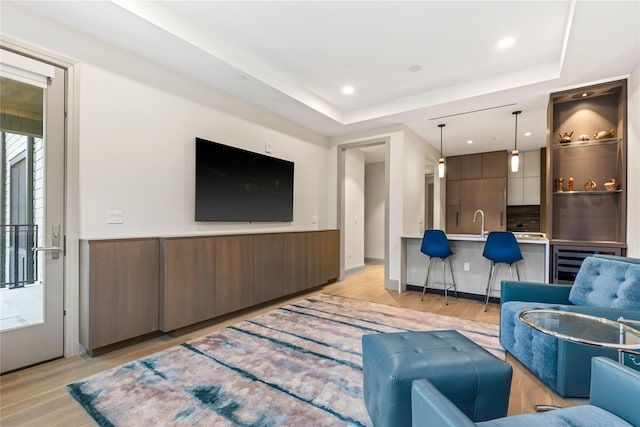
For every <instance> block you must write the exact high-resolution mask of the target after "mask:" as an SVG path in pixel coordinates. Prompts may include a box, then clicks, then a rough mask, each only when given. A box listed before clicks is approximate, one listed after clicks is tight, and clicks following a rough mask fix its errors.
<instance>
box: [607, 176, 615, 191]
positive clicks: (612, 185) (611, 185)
mask: <svg viewBox="0 0 640 427" xmlns="http://www.w3.org/2000/svg"><path fill="white" fill-rule="evenodd" d="M604 189H605V190H607V191H614V190H617V189H618V183H617V182H616V180H615V179H614V178H611V181H609V182H605V183H604Z"/></svg>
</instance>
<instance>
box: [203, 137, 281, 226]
mask: <svg viewBox="0 0 640 427" xmlns="http://www.w3.org/2000/svg"><path fill="white" fill-rule="evenodd" d="M196 221H237V222H245V221H249V222H252V221H256V222H268V221H270V222H286V221H293V162H289V161H287V160H281V159H277V158H275V157H269V156H265V155H262V154H258V153H254V152H251V151H247V150H242V149H240V148H235V147H230V146H228V145H224V144H220V143H217V142H213V141H207V140H206V139H202V138H196Z"/></svg>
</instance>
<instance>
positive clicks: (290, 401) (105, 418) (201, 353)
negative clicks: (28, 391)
mask: <svg viewBox="0 0 640 427" xmlns="http://www.w3.org/2000/svg"><path fill="white" fill-rule="evenodd" d="M443 329H456V330H458V331H459V332H460V333H462V334H463V335H465V336H467V337H468V338H470V339H472V340H473V341H475V342H476V343H478V344H479V345H481V346H483V347H485V348H486V349H487V350H489V351H491V352H492V353H493V354H495V355H496V356H498V357H499V358H500V359H502V360H504V359H505V353H504V350H503V348H502V347H501V346H500V344H499V342H498V325H492V324H488V323H481V322H474V321H470V320H464V319H458V318H455V317H447V316H440V315H437V314H432V313H423V312H418V311H414V310H408V309H403V308H397V307H391V306H387V305H382V304H374V303H370V302H366V301H360V300H356V299H350V298H343V297H337V296H331V295H326V294H320V295H317V296H314V297H312V298H308V299H305V300H301V301H299V302H296V303H294V304H291V305H288V306H285V307H282V308H279V309H277V310H274V311H271V312H269V313H266V314H264V315H261V316H258V317H256V318H253V319H250V320H246V321H243V322H241V323H239V324H237V325H235V326H230V327H227V328H225V329H223V330H221V331H219V332H216V333H213V334H211V335H208V336H205V337H202V338H198V339H195V340H193V341H189V342H186V343H183V344H181V345H178V346H175V347H172V348H169V349H167V350H164V351H162V352H159V353H156V354H154V355H151V356H149V357H145V358H143V359H139V360H136V361H134V362H131V363H127V364H125V365H122V366H120V367H116V368H113V369H111V370H108V371H105V372H103V373H100V374H98V375H95V376H93V377H90V378H87V379H85V380H83V381H79V382H77V383H73V384H69V385H68V386H67V390H68V391H69V393H70V394H71V395H72V396H73V397H74V398H75V399H76V400H77V401H78V402H79V403H80V404H81V405H82V406H83V407H84V409H85V410H86V411H87V412H88V413H89V414H90V415H91V416H92V417H93V418H94V419H95V421H96V422H97V423H98V424H99V425H101V426H136V427H143V426H190V425H200V426H226V425H229V426H342V425H344V426H370V425H371V421H370V419H369V416H368V414H367V412H366V409H365V407H364V401H363V397H362V348H361V338H362V335H364V334H371V333H377V332H401V331H426V330H443Z"/></svg>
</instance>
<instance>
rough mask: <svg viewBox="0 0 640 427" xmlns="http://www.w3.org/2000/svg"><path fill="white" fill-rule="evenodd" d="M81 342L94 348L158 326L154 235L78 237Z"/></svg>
mask: <svg viewBox="0 0 640 427" xmlns="http://www.w3.org/2000/svg"><path fill="white" fill-rule="evenodd" d="M80 245H81V250H80V254H81V260H80V265H81V266H82V269H83V274H81V284H80V285H81V286H80V294H81V296H80V299H81V305H82V307H81V321H80V339H81V344H82V345H83V346H84V347H85V348H86V349H87V351H88V352H89V354H91V353H92V352H93V350H94V349H96V348H99V347H103V346H106V345H109V344H114V343H116V342H119V341H124V340H127V339H130V338H135V337H138V336H141V335H145V334H148V333H151V332H155V331H157V330H158V288H159V280H158V270H159V265H158V259H159V257H158V252H159V242H158V239H157V238H148V239H126V240H82V241H81V242H80Z"/></svg>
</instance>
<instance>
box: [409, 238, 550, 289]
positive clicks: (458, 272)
mask: <svg viewBox="0 0 640 427" xmlns="http://www.w3.org/2000/svg"><path fill="white" fill-rule="evenodd" d="M513 234H514V235H515V236H516V240H517V241H518V245H519V246H520V251H521V252H522V256H523V258H524V259H523V260H522V261H519V262H518V263H517V264H518V269H519V272H520V280H522V281H528V282H543V283H548V282H549V239H547V238H546V236H545V235H544V234H543V233H537V232H536V233H513ZM447 239H448V240H449V243H450V245H451V249H452V251H453V252H454V255H453V256H452V257H451V266H452V268H453V274H454V277H455V279H456V285H457V288H458V291H459V292H463V293H467V294H472V295H484V293H485V289H486V286H487V280H488V278H489V270H490V268H491V262H490V261H489V260H487V259H485V258H484V257H483V256H482V252H483V250H484V245H485V242H486V241H487V235H485V236H484V237H482V236H480V233H478V234H447ZM421 244H422V236H421V235H420V236H417V235H406V236H403V237H402V263H401V265H402V267H401V268H402V271H401V284H402V289H403V290H404V289H406V286H407V285H413V286H420V287H421V286H422V285H423V284H424V280H425V277H426V275H427V266H428V264H429V258H428V257H427V256H426V255H424V254H423V253H421V252H420V246H421ZM434 262H435V263H436V264H435V266H436V269H435V270H433V271H432V273H431V276H432V277H431V278H430V281H432V280H433V281H436V282H442V267H441V266H440V264H439V260H435V261H434ZM514 270H515V267H514ZM448 274H449V273H448V269H447V275H448ZM510 278H511V276H510V272H509V267H508V266H507V265H504V264H496V277H495V281H494V282H493V285H492V292H491V296H492V297H498V298H499V297H500V282H501V281H502V280H509V279H510ZM513 280H517V277H516V273H515V271H514V272H513ZM428 287H429V288H436V289H442V285H440V284H431V283H430V284H429V286H428Z"/></svg>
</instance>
